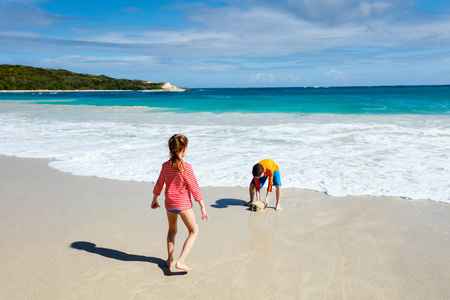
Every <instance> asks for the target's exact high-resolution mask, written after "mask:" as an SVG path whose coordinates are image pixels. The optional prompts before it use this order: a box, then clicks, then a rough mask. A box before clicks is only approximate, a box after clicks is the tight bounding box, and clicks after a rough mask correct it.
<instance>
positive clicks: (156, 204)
mask: <svg viewBox="0 0 450 300" xmlns="http://www.w3.org/2000/svg"><path fill="white" fill-rule="evenodd" d="M158 207H161V206H159V203H158V201H153V202H152V209H155V208H158Z"/></svg>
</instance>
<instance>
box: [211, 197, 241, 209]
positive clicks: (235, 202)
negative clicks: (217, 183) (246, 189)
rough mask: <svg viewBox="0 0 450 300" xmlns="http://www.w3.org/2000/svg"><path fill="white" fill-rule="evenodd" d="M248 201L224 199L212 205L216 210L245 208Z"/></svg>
mask: <svg viewBox="0 0 450 300" xmlns="http://www.w3.org/2000/svg"><path fill="white" fill-rule="evenodd" d="M245 203H246V201H244V200H241V199H230V198H224V199H219V200H217V201H216V203H215V204H211V207H214V208H227V207H229V206H245Z"/></svg>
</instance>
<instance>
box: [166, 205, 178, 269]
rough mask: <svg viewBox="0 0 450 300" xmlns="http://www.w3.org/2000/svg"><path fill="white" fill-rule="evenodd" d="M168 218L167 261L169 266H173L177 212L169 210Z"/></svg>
mask: <svg viewBox="0 0 450 300" xmlns="http://www.w3.org/2000/svg"><path fill="white" fill-rule="evenodd" d="M167 220H168V221H169V231H168V232H167V261H166V265H167V267H168V268H170V267H171V266H172V262H173V249H174V248H175V236H176V235H177V231H178V227H177V220H178V216H177V214H172V213H170V212H167Z"/></svg>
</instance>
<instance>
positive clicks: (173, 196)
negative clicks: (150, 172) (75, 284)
mask: <svg viewBox="0 0 450 300" xmlns="http://www.w3.org/2000/svg"><path fill="white" fill-rule="evenodd" d="M187 146H188V139H187V137H186V136H184V135H182V134H175V135H173V136H172V137H171V138H170V139H169V150H170V159H169V160H168V161H166V162H165V163H163V165H162V168H161V172H160V174H159V178H158V180H157V181H156V184H155V187H154V189H153V202H152V209H155V208H158V207H160V206H159V204H158V196H159V195H160V194H161V190H162V188H163V186H164V184H166V190H165V193H164V194H165V198H166V201H165V206H166V210H167V220H168V221H169V232H168V233H167V252H168V258H167V261H166V264H167V267H169V268H170V267H171V266H172V263H173V250H174V246H175V236H176V234H177V220H178V215H179V216H180V217H181V219H182V220H183V222H184V225H186V227H187V229H188V231H189V236H188V237H187V239H186V242H185V243H184V246H183V250H182V251H181V255H180V258H179V259H178V262H177V263H176V264H175V267H176V268H177V269H180V270H185V271H190V270H191V268H189V267H188V266H187V265H185V263H184V260H185V259H186V257H187V256H188V254H189V252H190V251H191V249H192V247H193V246H194V243H195V240H196V239H197V236H198V225H197V220H196V219H195V214H194V211H193V210H192V201H191V193H192V195H193V196H194V199H195V200H196V201H197V202H198V204H199V205H200V209H201V211H202V220H203V219H204V218H206V220H208V214H207V212H206V208H205V205H204V203H203V197H202V194H201V192H200V187H199V186H198V183H197V179H196V178H195V175H194V171H193V170H192V167H191V165H190V164H188V163H186V162H185V161H183V157H184V156H185V155H186V151H187Z"/></svg>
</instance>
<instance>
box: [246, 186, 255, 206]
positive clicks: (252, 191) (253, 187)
mask: <svg viewBox="0 0 450 300" xmlns="http://www.w3.org/2000/svg"><path fill="white" fill-rule="evenodd" d="M248 190H249V193H250V201H249V202H247V203H245V205H247V206H248V205H250V204H252V203H253V199H254V198H255V185H254V184H253V183H250V187H249V188H248Z"/></svg>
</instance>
